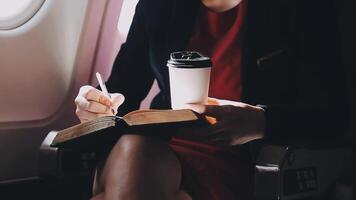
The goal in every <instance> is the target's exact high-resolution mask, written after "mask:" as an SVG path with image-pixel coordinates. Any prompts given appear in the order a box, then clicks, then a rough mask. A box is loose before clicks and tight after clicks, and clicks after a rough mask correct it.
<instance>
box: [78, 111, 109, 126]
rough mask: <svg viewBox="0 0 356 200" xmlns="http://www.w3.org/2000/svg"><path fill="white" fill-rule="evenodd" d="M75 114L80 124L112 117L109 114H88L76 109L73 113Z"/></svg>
mask: <svg viewBox="0 0 356 200" xmlns="http://www.w3.org/2000/svg"><path fill="white" fill-rule="evenodd" d="M75 114H76V115H77V116H78V118H79V120H80V122H82V123H83V122H87V121H91V120H93V119H96V118H98V117H103V116H110V115H112V114H111V113H106V114H98V113H92V112H88V111H86V110H80V109H77V110H76V111H75Z"/></svg>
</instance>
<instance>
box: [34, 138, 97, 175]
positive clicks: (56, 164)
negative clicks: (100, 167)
mask: <svg viewBox="0 0 356 200" xmlns="http://www.w3.org/2000/svg"><path fill="white" fill-rule="evenodd" d="M57 133H58V131H51V132H49V133H48V134H47V136H46V138H45V139H44V140H43V142H42V144H41V146H40V155H39V166H40V176H41V177H42V178H68V177H75V176H88V175H91V172H92V171H93V169H94V168H95V163H96V159H97V156H96V153H95V152H88V151H85V152H84V151H74V150H69V149H61V148H56V147H51V146H50V145H51V143H52V141H53V139H54V138H55V136H56V135H57Z"/></svg>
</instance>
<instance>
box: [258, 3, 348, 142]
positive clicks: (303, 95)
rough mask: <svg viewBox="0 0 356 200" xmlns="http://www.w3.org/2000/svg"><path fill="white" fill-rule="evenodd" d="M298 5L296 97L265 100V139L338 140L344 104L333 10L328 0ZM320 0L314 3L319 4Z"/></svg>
mask: <svg viewBox="0 0 356 200" xmlns="http://www.w3.org/2000/svg"><path fill="white" fill-rule="evenodd" d="M309 2H310V1H308V3H307V4H308V6H306V4H304V5H303V6H301V5H297V6H296V8H295V9H297V10H298V15H297V16H296V17H297V18H298V20H297V33H296V37H295V44H296V48H297V49H296V51H297V52H298V55H297V58H296V63H295V66H296V69H297V70H295V75H294V77H295V78H294V79H295V80H296V81H295V87H296V88H297V89H296V98H295V100H294V101H293V102H290V103H286V104H271V105H265V106H263V108H264V109H265V116H266V129H265V140H267V141H272V142H276V143H283V144H286V143H287V144H290V143H302V144H304V143H323V142H326V141H329V142H330V141H335V140H337V139H341V138H342V136H343V134H344V133H345V131H346V128H347V126H348V118H349V113H348V112H349V105H348V97H347V96H348V95H347V84H346V80H345V72H344V71H345V70H344V68H343V63H342V56H341V45H340V38H339V31H338V26H337V24H338V23H337V18H336V15H335V12H336V9H335V6H334V5H333V3H332V1H323V2H322V3H320V1H317V2H315V3H312V2H310V3H309ZM318 2H319V4H318Z"/></svg>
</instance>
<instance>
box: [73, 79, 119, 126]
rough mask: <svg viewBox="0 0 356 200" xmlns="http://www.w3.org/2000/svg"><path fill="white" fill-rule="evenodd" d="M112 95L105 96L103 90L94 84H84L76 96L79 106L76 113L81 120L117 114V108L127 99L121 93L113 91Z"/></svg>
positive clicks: (76, 102)
mask: <svg viewBox="0 0 356 200" xmlns="http://www.w3.org/2000/svg"><path fill="white" fill-rule="evenodd" d="M110 97H111V98H109V97H107V96H105V95H104V93H103V92H101V91H100V90H98V89H96V88H94V87H92V86H89V85H85V86H82V87H81V88H80V90H79V94H78V96H77V97H76V98H75V104H76V106H77V109H76V111H75V114H76V115H77V117H78V118H79V120H80V122H86V121H90V120H93V119H95V118H98V117H102V116H113V115H116V113H117V109H118V108H119V106H120V105H121V104H122V103H123V102H124V101H125V97H124V96H123V95H122V94H119V93H112V94H110Z"/></svg>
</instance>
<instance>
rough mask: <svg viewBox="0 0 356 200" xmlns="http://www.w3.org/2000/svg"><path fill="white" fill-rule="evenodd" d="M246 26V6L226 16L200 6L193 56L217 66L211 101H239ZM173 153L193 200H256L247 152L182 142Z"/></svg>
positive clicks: (174, 142)
mask: <svg viewBox="0 0 356 200" xmlns="http://www.w3.org/2000/svg"><path fill="white" fill-rule="evenodd" d="M243 21H244V3H243V2H241V3H240V4H239V5H238V6H236V7H235V8H232V9H230V10H228V11H225V12H222V13H216V12H213V11H210V10H209V9H208V8H207V7H205V6H204V5H201V8H200V10H199V13H198V16H197V19H196V25H195V28H194V31H193V35H192V36H191V39H190V42H189V44H188V50H194V51H198V52H201V53H203V54H205V55H207V56H209V57H211V59H212V61H213V68H212V72H211V81H210V90H209V96H210V97H215V98H221V99H228V100H234V101H239V100H240V95H241V90H242V85H241V81H240V65H241V41H242V39H241V35H242V34H241V32H242V25H243ZM171 147H172V149H173V150H174V151H175V152H176V154H177V156H178V158H179V159H180V162H181V165H182V172H183V181H182V188H183V189H184V190H185V191H187V192H188V193H189V194H190V195H191V196H192V198H193V200H230V199H231V200H232V199H241V200H248V199H251V197H250V196H251V194H252V192H251V189H252V168H251V160H250V156H249V152H248V150H247V148H246V147H244V146H237V147H226V146H218V145H214V144H207V143H198V142H193V141H187V140H183V139H179V138H173V139H172V141H171Z"/></svg>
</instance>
